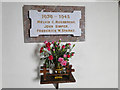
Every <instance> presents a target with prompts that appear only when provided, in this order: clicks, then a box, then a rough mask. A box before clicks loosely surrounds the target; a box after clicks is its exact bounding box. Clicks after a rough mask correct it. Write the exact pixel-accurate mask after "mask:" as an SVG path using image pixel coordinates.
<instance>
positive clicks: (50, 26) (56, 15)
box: [29, 10, 81, 37]
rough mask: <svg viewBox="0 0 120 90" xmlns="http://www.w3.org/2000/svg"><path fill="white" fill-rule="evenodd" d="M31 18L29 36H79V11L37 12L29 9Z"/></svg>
mask: <svg viewBox="0 0 120 90" xmlns="http://www.w3.org/2000/svg"><path fill="white" fill-rule="evenodd" d="M29 18H30V19H31V29H30V37H38V36H39V35H73V36H81V28H80V26H79V25H80V19H81V11H73V12H72V13H70V12H42V11H41V12H38V11H37V10H29Z"/></svg>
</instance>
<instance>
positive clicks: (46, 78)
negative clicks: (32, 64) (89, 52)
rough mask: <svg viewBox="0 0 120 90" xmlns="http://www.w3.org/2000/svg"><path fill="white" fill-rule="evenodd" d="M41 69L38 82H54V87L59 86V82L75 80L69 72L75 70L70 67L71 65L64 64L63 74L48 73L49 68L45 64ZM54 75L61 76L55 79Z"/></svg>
mask: <svg viewBox="0 0 120 90" xmlns="http://www.w3.org/2000/svg"><path fill="white" fill-rule="evenodd" d="M41 68H42V69H43V70H40V73H43V75H41V81H40V84H54V86H55V88H56V89H58V88H59V83H70V82H76V80H75V79H74V77H73V75H72V73H71V72H74V71H75V70H74V69H72V65H69V64H68V65H67V66H65V68H66V73H64V74H56V73H53V74H50V73H49V70H47V68H46V65H44V66H42V67H41ZM55 76H62V78H58V79H55Z"/></svg>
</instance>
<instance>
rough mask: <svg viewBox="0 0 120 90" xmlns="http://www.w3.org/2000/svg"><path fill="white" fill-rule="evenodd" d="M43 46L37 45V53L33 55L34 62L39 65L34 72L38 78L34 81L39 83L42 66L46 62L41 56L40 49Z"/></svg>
mask: <svg viewBox="0 0 120 90" xmlns="http://www.w3.org/2000/svg"><path fill="white" fill-rule="evenodd" d="M41 47H42V46H41V45H40V44H37V45H36V47H35V51H34V53H33V57H34V61H36V63H38V65H37V67H36V69H35V70H34V71H35V72H36V77H35V78H34V79H33V81H39V80H40V66H41V65H43V62H44V60H42V57H41V56H40V48H41Z"/></svg>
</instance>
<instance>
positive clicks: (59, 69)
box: [55, 63, 63, 79]
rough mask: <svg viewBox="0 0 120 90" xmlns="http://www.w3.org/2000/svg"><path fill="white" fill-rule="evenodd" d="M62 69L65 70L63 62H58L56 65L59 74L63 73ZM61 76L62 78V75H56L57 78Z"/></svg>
mask: <svg viewBox="0 0 120 90" xmlns="http://www.w3.org/2000/svg"><path fill="white" fill-rule="evenodd" d="M62 70H63V68H62V66H61V64H60V63H57V64H56V65H55V71H57V74H61V72H62ZM59 78H62V76H61V75H58V76H55V79H59Z"/></svg>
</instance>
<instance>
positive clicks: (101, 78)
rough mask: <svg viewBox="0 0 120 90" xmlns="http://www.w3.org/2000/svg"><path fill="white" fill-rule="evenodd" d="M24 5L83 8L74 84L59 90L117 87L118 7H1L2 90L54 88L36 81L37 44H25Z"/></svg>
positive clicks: (78, 4)
mask: <svg viewBox="0 0 120 90" xmlns="http://www.w3.org/2000/svg"><path fill="white" fill-rule="evenodd" d="M24 4H31V5H33V4H37V5H38V4H41V5H42V4H47V5H48V4H51V5H54V4H55V5H76V6H81V5H83V6H85V8H86V9H85V11H86V13H85V14H86V22H85V32H86V34H85V36H86V40H85V41H84V42H77V43H76V47H75V48H74V51H75V52H76V54H75V56H74V57H73V59H72V60H71V63H72V64H73V66H74V68H75V70H76V72H75V73H73V74H74V76H75V79H76V80H77V82H76V83H69V84H68V83H66V84H60V87H61V88H117V87H118V3H117V2H109V3H106V2H99V3H95V2H92V3H87V2H86V3H77V2H76V3H74V2H73V3H62V2H61V3H52V2H51V3H3V9H2V10H3V11H2V15H3V18H2V19H3V31H2V49H3V52H2V53H3V55H2V56H3V61H2V79H3V80H2V88H54V86H53V85H51V84H50V85H40V84H39V80H36V79H35V78H36V76H37V73H36V71H35V70H36V68H37V66H38V64H39V63H38V61H39V58H38V57H37V56H36V55H35V49H36V48H37V45H38V44H37V43H24V34H23V15H22V7H23V5H24Z"/></svg>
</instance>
